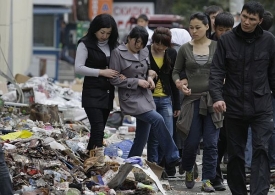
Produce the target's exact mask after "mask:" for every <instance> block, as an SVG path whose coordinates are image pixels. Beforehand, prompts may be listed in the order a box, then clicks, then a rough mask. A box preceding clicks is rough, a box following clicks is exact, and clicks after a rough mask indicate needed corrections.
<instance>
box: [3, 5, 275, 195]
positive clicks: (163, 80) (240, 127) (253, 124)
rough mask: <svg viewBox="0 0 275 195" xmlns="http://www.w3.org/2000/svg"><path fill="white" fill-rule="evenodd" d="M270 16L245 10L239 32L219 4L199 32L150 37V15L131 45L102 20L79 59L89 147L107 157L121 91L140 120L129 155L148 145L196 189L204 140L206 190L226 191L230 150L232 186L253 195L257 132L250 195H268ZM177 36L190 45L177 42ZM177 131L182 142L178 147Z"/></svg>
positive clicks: (195, 18)
mask: <svg viewBox="0 0 275 195" xmlns="http://www.w3.org/2000/svg"><path fill="white" fill-rule="evenodd" d="M264 13H265V10H264V7H263V6H262V5H261V4H260V3H258V2H256V1H249V2H247V3H245V4H244V6H243V8H242V11H241V14H240V18H241V21H240V24H239V25H237V26H236V27H234V28H233V25H234V18H233V16H232V15H231V14H230V13H228V12H223V10H222V9H221V8H219V7H217V6H210V7H209V8H208V9H207V10H206V11H205V12H198V13H194V14H192V15H191V16H190V19H189V33H187V31H186V30H184V29H180V30H179V29H171V30H170V29H168V28H164V27H158V28H156V29H155V30H154V31H153V33H152V32H151V31H150V33H149V34H148V32H147V29H146V28H145V27H143V26H142V25H141V24H144V23H145V26H146V22H147V23H148V19H146V17H145V16H144V15H142V16H141V17H140V18H139V19H138V21H139V20H140V21H139V23H140V25H137V26H135V27H134V28H133V29H132V30H131V31H130V33H129V34H128V36H127V40H126V41H125V43H121V44H119V43H118V38H119V37H118V29H117V26H116V22H115V20H114V18H113V17H112V16H111V15H108V14H101V15H98V16H96V17H95V18H94V19H93V20H92V22H91V23H90V27H89V30H88V33H87V34H86V35H85V36H84V37H83V38H81V39H80V40H79V41H78V46H77V52H76V59H75V72H76V73H77V74H80V75H83V76H85V78H84V83H83V91H82V106H83V107H84V109H85V112H86V114H87V117H88V119H89V122H90V124H91V130H90V140H89V144H88V147H87V149H88V150H92V151H94V152H95V155H97V156H99V155H100V154H102V150H103V136H104V128H105V125H106V122H107V119H108V116H109V113H110V111H111V110H112V109H113V99H114V87H117V88H118V96H119V102H120V108H121V110H122V112H123V113H124V114H126V115H131V116H134V117H136V119H137V120H136V134H135V138H134V142H133V146H132V148H131V150H130V152H129V156H128V157H132V156H141V155H142V152H143V149H144V147H145V145H146V144H147V158H148V160H149V161H150V162H155V163H157V164H160V165H162V166H165V170H166V172H167V174H168V175H174V174H175V166H178V165H180V166H181V168H182V169H183V170H184V171H185V174H186V175H185V185H186V187H187V188H189V189H191V188H193V187H194V185H195V181H194V179H195V177H194V167H195V164H196V155H197V149H198V147H199V145H200V142H201V140H203V159H202V160H203V164H202V187H201V190H202V191H204V192H214V191H219V190H225V189H226V188H225V186H224V185H223V177H222V174H221V171H220V162H221V159H222V156H223V155H224V153H225V151H227V153H228V158H229V161H228V165H227V179H228V185H229V188H230V190H231V192H232V194H234V195H239V194H240V195H241V194H243V195H244V194H247V188H246V179H245V147H246V143H247V137H248V128H249V127H250V128H251V131H252V134H251V135H252V142H251V143H252V144H251V145H252V148H253V150H252V151H253V152H252V161H251V185H250V194H253V195H256V194H267V193H268V190H269V184H270V181H269V180H270V162H269V156H270V155H269V153H268V146H269V140H270V137H271V135H272V132H273V131H274V122H273V107H272V100H273V97H272V95H273V94H275V76H274V75H275V59H274V58H275V39H274V36H273V35H272V34H271V33H269V32H268V31H266V30H267V29H265V30H263V28H264V27H261V26H260V25H261V23H263V22H264V21H265V19H264V20H263V16H264ZM142 20H144V21H145V22H143V21H142ZM211 21H212V22H211ZM182 30H183V31H184V32H183V31H182ZM176 32H180V33H182V34H181V35H177V33H176ZM186 33H187V35H186ZM177 36H179V37H182V38H183V37H184V38H185V40H183V41H182V40H181V42H179V43H176V42H175V41H174V42H173V41H172V40H173V39H174V40H175V38H176V37H177ZM180 97H183V98H180ZM174 118H177V121H176V123H174ZM175 129H176V132H175ZM173 134H174V137H175V135H176V136H178V137H180V139H181V140H182V141H181V142H180V143H183V144H182V145H177V144H176V143H178V141H175V140H174V139H173ZM179 149H180V150H179ZM179 151H180V152H179ZM0 157H1V156H0ZM0 163H1V161H0ZM0 165H1V164H0ZM97 166H102V164H101V163H98V164H97ZM259 167H260V168H259ZM1 178H2V177H1ZM1 183H3V182H1ZM1 189H2V187H1ZM1 189H0V192H1ZM0 194H1V193H0ZM5 194H6V192H5ZM7 194H8V193H7Z"/></svg>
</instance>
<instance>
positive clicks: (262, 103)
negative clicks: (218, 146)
mask: <svg viewBox="0 0 275 195" xmlns="http://www.w3.org/2000/svg"><path fill="white" fill-rule="evenodd" d="M263 14H264V8H263V6H262V5H261V4H260V3H258V2H255V1H249V2H247V3H245V4H244V6H243V8H242V12H241V23H240V24H239V25H238V26H236V27H235V28H233V30H232V31H229V32H227V33H225V34H224V35H223V36H221V38H220V39H219V41H218V46H217V50H216V53H215V55H214V57H213V62H212V65H211V70H210V81H209V82H210V84H209V87H210V90H209V91H210V94H211V96H212V99H213V103H214V104H213V108H214V110H215V111H216V112H224V116H225V120H226V129H227V141H228V144H227V149H228V156H229V162H228V166H227V172H228V176H227V179H228V185H229V188H230V190H231V192H232V194H233V195H235V194H236V195H237V194H247V189H246V183H245V182H246V179H245V177H246V175H245V167H244V150H245V145H246V140H247V131H248V127H249V125H250V126H251V129H252V140H253V143H252V145H253V160H252V165H251V180H250V194H251V195H252V194H253V195H255V194H267V193H268V190H269V185H270V181H269V180H270V171H269V166H270V165H269V160H268V153H267V150H268V142H269V139H270V136H271V134H272V130H273V108H272V94H271V92H270V91H272V92H273V94H275V76H274V75H275V59H274V56H275V39H274V36H273V35H272V34H271V33H269V32H267V31H263V30H262V28H261V27H260V26H259V24H260V23H261V22H262V18H263ZM225 78H226V79H225ZM224 79H225V83H224ZM223 83H224V84H223Z"/></svg>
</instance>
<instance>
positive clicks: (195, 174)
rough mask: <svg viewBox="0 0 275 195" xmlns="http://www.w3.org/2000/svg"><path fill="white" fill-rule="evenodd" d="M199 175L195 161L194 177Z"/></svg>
mask: <svg viewBox="0 0 275 195" xmlns="http://www.w3.org/2000/svg"><path fill="white" fill-rule="evenodd" d="M198 177H199V169H198V165H197V163H195V164H194V179H197V178H198Z"/></svg>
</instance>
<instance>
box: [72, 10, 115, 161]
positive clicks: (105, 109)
mask: <svg viewBox="0 0 275 195" xmlns="http://www.w3.org/2000/svg"><path fill="white" fill-rule="evenodd" d="M117 45H118V29H117V25H116V22H115V20H114V18H113V17H112V16H111V15H109V14H100V15H98V16H96V17H95V18H94V19H93V20H92V22H91V23H90V27H89V29H88V33H87V34H86V35H85V36H84V37H82V38H81V39H80V40H79V41H78V46H77V51H76V59H75V73H76V74H80V75H83V76H85V78H84V83H83V91H82V106H83V107H84V109H85V112H86V114H87V117H88V119H89V122H90V125H91V133H90V140H89V143H88V146H87V149H88V150H93V151H95V153H96V155H97V156H101V157H102V156H103V155H104V150H103V148H102V146H103V136H104V128H105V125H106V122H107V119H108V116H109V113H110V111H111V110H112V109H113V100H114V86H112V85H111V84H110V82H109V79H111V78H114V77H116V76H117V75H119V73H118V72H117V71H115V70H112V69H110V68H109V62H110V56H111V51H112V50H113V49H114V48H116V47H117ZM102 164H103V158H101V160H100V161H99V163H98V165H102Z"/></svg>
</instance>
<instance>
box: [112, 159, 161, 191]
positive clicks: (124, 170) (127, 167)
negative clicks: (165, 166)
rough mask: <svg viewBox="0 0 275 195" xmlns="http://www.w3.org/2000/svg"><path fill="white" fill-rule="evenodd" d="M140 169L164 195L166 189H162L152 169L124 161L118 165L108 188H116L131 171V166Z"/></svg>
mask: <svg viewBox="0 0 275 195" xmlns="http://www.w3.org/2000/svg"><path fill="white" fill-rule="evenodd" d="M134 167H135V168H137V169H140V170H141V171H143V172H144V173H145V174H146V175H147V176H148V177H150V179H152V180H153V181H154V182H155V184H156V185H157V187H158V189H159V190H160V191H161V193H162V194H164V195H166V191H165V190H164V189H163V187H162V184H161V183H160V181H159V179H158V176H157V175H156V174H155V173H154V172H153V171H152V169H151V168H150V167H149V166H143V167H142V166H140V165H138V164H130V163H126V164H123V165H121V166H120V168H119V171H118V173H117V174H116V175H115V177H113V178H112V180H111V181H110V182H109V183H108V184H107V185H108V186H109V187H110V188H116V187H118V186H119V185H120V184H122V183H123V182H124V181H125V179H126V177H127V175H128V174H129V173H130V172H131V171H132V169H133V168H134Z"/></svg>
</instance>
